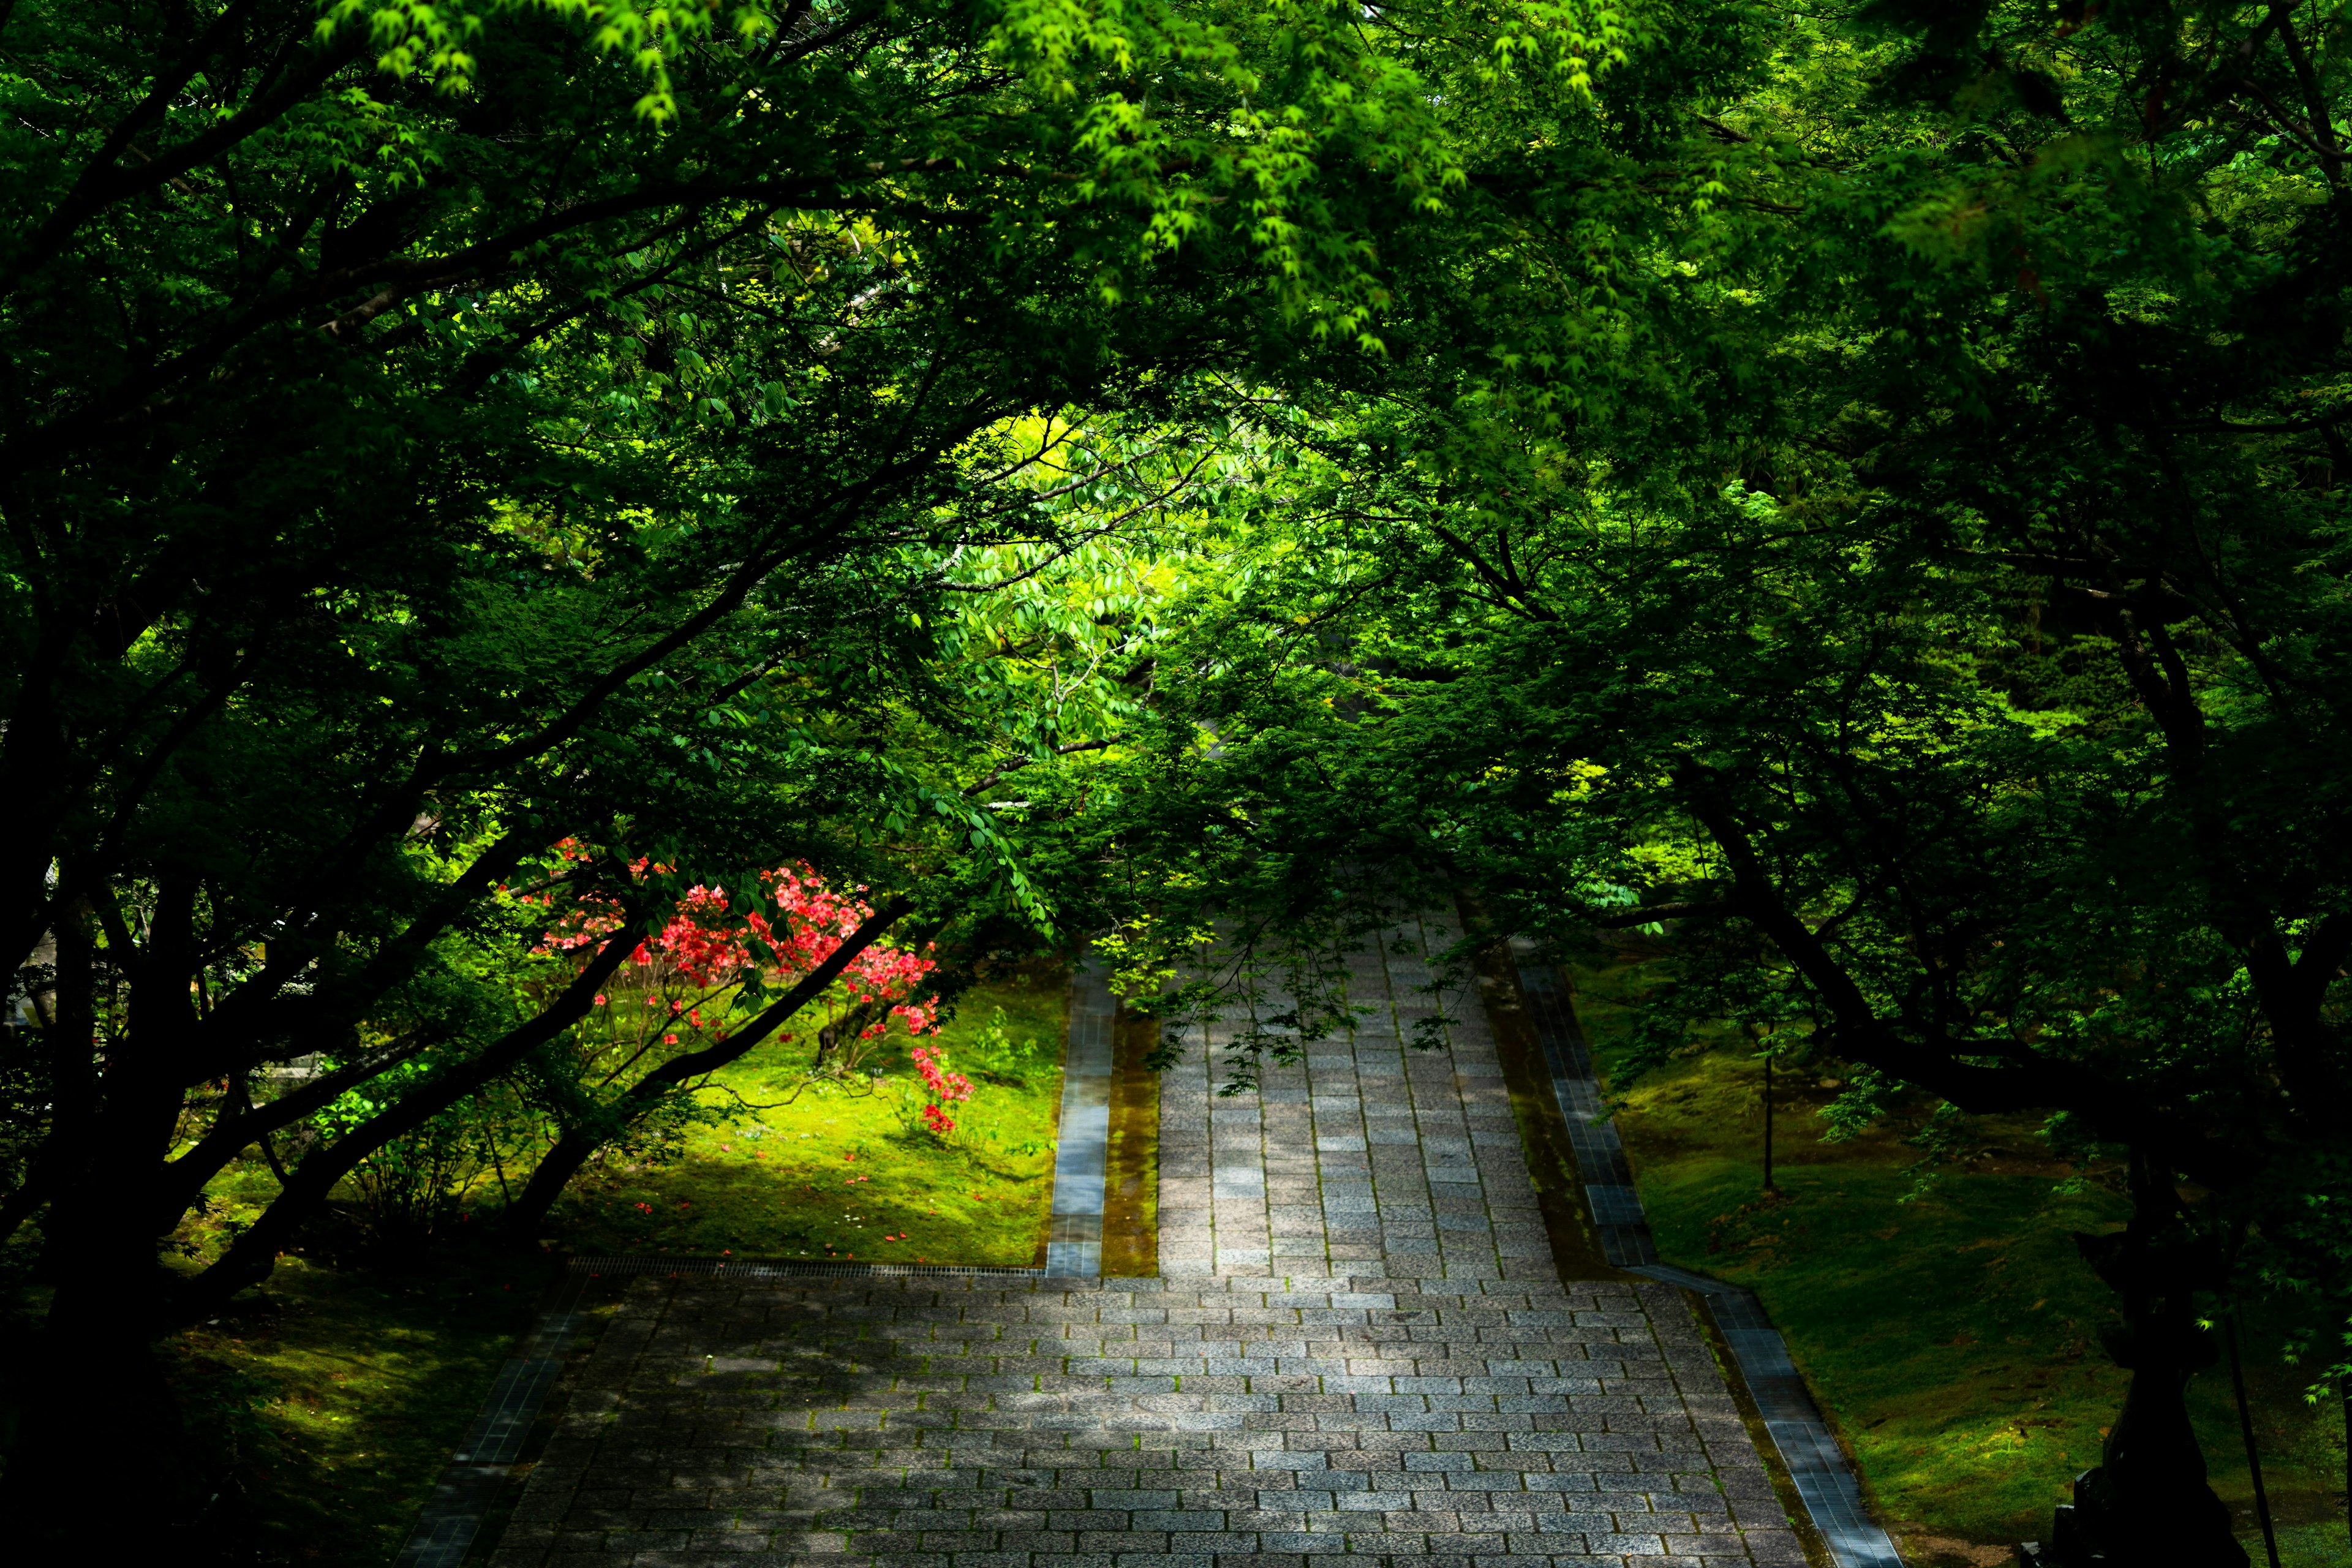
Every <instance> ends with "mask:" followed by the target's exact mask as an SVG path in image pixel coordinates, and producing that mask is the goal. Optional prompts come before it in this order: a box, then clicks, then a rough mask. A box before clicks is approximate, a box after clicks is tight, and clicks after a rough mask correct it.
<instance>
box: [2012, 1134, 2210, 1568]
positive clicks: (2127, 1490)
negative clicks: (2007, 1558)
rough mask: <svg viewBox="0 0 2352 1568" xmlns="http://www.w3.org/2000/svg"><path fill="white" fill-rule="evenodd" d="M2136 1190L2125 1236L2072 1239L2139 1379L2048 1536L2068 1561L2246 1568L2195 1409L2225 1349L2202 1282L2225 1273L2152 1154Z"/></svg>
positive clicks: (2109, 1342)
mask: <svg viewBox="0 0 2352 1568" xmlns="http://www.w3.org/2000/svg"><path fill="white" fill-rule="evenodd" d="M2132 1199H2133V1209H2132V1217H2131V1222H2130V1223H2129V1224H2128V1225H2127V1226H2126V1227H2125V1228H2124V1230H2123V1232H2122V1233H2121V1234H2120V1235H2116V1236H2104V1237H2076V1238H2075V1241H2076V1243H2077V1245H2079V1246H2080V1247H2082V1250H2083V1255H2084V1258H2086V1259H2088V1261H2089V1262H2090V1264H2091V1267H2092V1268H2095V1269H2096V1270H2097V1271H2098V1274H2099V1277H2100V1278H2101V1279H2104V1280H2105V1281H2106V1282H2107V1284H2108V1285H2109V1286H2111V1287H2112V1288H2114V1289H2115V1291H2116V1295H2117V1297H2118V1304H2119V1305H2120V1307H2121V1308H2122V1310H2123V1319H2124V1321H2123V1323H2122V1325H2121V1326H2120V1327H2119V1328H2117V1329H2116V1330H2114V1331H2110V1332H2108V1333H2107V1334H2105V1336H2104V1338H2105V1341H2106V1348H2107V1353H2108V1354H2109V1355H2110V1356H2112V1357H2113V1358H2114V1360H2115V1363H2116V1365H2118V1366H2121V1367H2124V1368H2126V1369H2127V1370H2128V1371H2129V1372H2130V1373H2131V1374H2132V1380H2131V1388H2130V1391H2129V1392H2128V1393H2126V1394H2125V1395H2124V1407H2123V1411H2122V1413H2121V1414H2120V1415H2117V1416H2116V1423H2115V1425H2114V1426H2112V1427H2111V1428H2109V1430H2108V1433H2107V1440H2106V1442H2105V1445H2103V1446H2102V1447H2101V1449H2100V1453H2099V1465H2098V1468H2096V1469H2093V1470H2086V1471H2084V1473H2083V1475H2082V1476H2080V1477H2079V1478H2077V1479H2076V1480H2075V1482H2074V1506H2073V1507H2071V1508H2062V1509H2060V1510H2058V1518H2057V1521H2056V1522H2055V1524H2054V1526H2053V1530H2052V1532H2051V1544H2052V1546H2053V1549H2054V1551H2055V1554H2056V1557H2057V1560H2058V1561H2059V1562H2060V1563H2063V1564H2065V1565H2066V1568H2095V1565H2098V1568H2126V1565H2129V1568H2139V1565H2140V1564H2143V1563H2148V1564H2153V1563H2163V1564H2166V1565H2167V1568H2246V1564H2247V1557H2246V1551H2245V1548H2244V1547H2242V1546H2241V1545H2239V1544H2238V1539H2237V1535H2236V1533H2235V1532H2234V1531H2232V1530H2231V1526H2230V1510H2229V1508H2228V1506H2227V1505H2225V1504H2224V1503H2223V1502H2222V1501H2221V1499H2220V1498H2219V1497H2217V1496H2215V1495H2214V1492H2213V1488H2212V1486H2211V1485H2210V1483H2209V1482H2208V1481H2207V1479H2206V1475H2205V1455H2204V1452H2203V1450H2201V1449H2200V1448H2199V1447H2198V1446H2197V1433H2196V1429H2195V1428H2194V1427H2193V1426H2191V1425H2190V1424H2189V1379H2190V1378H2191V1377H2193V1376H2194V1375H2196V1374H2197V1373H2200V1372H2202V1371H2203V1370H2204V1369H2205V1368H2207V1367H2209V1366H2211V1365H2212V1364H2213V1363H2215V1362H2216V1361H2217V1360H2219V1359H2220V1352H2219V1350H2218V1348H2217V1347H2216V1346H2215V1345H2214V1344H2213V1343H2212V1342H2211V1339H2212V1337H2211V1336H2210V1334H2208V1333H2207V1332H2206V1331H2205V1330H2203V1329H2202V1328H2200V1326H2199V1325H2198V1321H2197V1306H2196V1293H2197V1290H2198V1289H2199V1288H2200V1286H2201V1285H2209V1284H2212V1283H2217V1282H2218V1281H2217V1280H2215V1279H2210V1278H2209V1276H2211V1275H2213V1274H2214V1273H2215V1271H2216V1266H2215V1261H2214V1259H2213V1258H2212V1256H2211V1249H2210V1247H2208V1246H2206V1245H2204V1244H2203V1243H2201V1242H2200V1241H2199V1240H2198V1239H2197V1238H2195V1237H2191V1236H2189V1235H2188V1234H2187V1232H2186V1228H2185V1227H2184V1226H2180V1225H2179V1216H2180V1199H2179V1194H2177V1193H2176V1192H2175V1191H2174V1190H2173V1187H2172V1184H2171V1183H2170V1182H2169V1181H2167V1180H2163V1179H2161V1178H2159V1177H2158V1175H2157V1173H2156V1170H2155V1166H2154V1164H2153V1163H2152V1162H2150V1161H2149V1160H2148V1159H2147V1157H2146V1156H2145V1155H2140V1154H2135V1155H2134V1156H2133V1159H2132Z"/></svg>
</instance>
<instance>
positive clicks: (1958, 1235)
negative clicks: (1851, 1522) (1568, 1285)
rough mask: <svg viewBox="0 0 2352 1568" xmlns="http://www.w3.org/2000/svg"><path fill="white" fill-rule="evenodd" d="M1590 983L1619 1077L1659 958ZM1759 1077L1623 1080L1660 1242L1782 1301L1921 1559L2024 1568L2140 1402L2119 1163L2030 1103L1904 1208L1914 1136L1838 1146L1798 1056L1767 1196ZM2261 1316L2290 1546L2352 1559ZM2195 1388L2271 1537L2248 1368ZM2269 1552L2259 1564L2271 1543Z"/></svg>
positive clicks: (1752, 1073)
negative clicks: (1635, 1013)
mask: <svg viewBox="0 0 2352 1568" xmlns="http://www.w3.org/2000/svg"><path fill="white" fill-rule="evenodd" d="M1576 980H1577V984H1578V991H1579V995H1578V998H1577V1007H1578V1013H1579V1016H1580V1019H1581V1021H1582V1022H1583V1024H1584V1026H1585V1028H1586V1031H1587V1033H1588V1034H1589V1036H1590V1037H1591V1042H1592V1047H1593V1051H1594V1056H1595V1058H1596V1060H1597V1061H1598V1062H1599V1064H1600V1066H1601V1072H1602V1075H1603V1078H1604V1079H1608V1078H1609V1077H1610V1076H1611V1074H1612V1069H1613V1068H1616V1067H1617V1066H1618V1065H1619V1064H1620V1063H1621V1062H1622V1060H1623V1058H1624V1054H1625V1031H1624V1028H1623V1024H1624V1022H1625V1020H1626V1019H1627V1017H1628V1015H1629V1012H1630V1009H1631V1007H1632V1006H1633V1005H1637V1002H1638V992H1639V988H1640V985H1641V984H1642V978H1641V975H1640V973H1639V966H1638V965H1627V966H1621V967H1615V968H1611V969H1603V970H1595V969H1580V970H1579V971H1578V972H1577V973H1576ZM1761 1087H1762V1084H1761V1073H1760V1071H1759V1068H1758V1065H1757V1064H1756V1063H1755V1062H1754V1061H1752V1060H1750V1059H1748V1058H1739V1057H1734V1056H1730V1055H1722V1056H1713V1055H1710V1056H1705V1057H1697V1058H1688V1059H1685V1060H1684V1061H1682V1062H1679V1063H1676V1064H1675V1066H1674V1067H1673V1068H1670V1069H1668V1070H1665V1071H1663V1072H1660V1073H1657V1074H1654V1075H1653V1076H1651V1077H1649V1078H1645V1079H1643V1080H1641V1081H1640V1082H1639V1083H1638V1084H1636V1085H1634V1086H1633V1088H1632V1089H1629V1090H1627V1091H1625V1092H1624V1093H1623V1095H1622V1109H1621V1110H1619V1112H1618V1115H1617V1124H1618V1127H1619V1129H1620V1131H1621V1132H1622V1135H1623V1137H1624V1140H1625V1143H1626V1147H1627V1151H1628V1152H1629V1153H1630V1155H1631V1156H1632V1160H1633V1169H1634V1175H1635V1179H1636V1181H1637V1183H1638V1184H1639V1186H1640V1190H1641V1195H1642V1203H1643V1207H1644V1208H1645V1209H1646V1210H1647V1211H1648V1213H1649V1217H1650V1224H1651V1226H1652V1228H1653V1230H1654V1233H1655V1235H1656V1237H1657V1242H1658V1248H1659V1251H1660V1253H1661V1254H1662V1255H1663V1256H1664V1257H1665V1258H1667V1259H1668V1260H1669V1261H1673V1262H1677V1263H1684V1264H1687V1265H1689V1266H1691V1267H1693V1268H1700V1269H1704V1270H1705V1271H1706V1272H1708V1273H1711V1274H1715V1275H1717V1276H1719V1277H1721V1278H1723V1279H1729V1280H1734V1281H1736V1282H1738V1283H1739V1284H1742V1285H1745V1286H1748V1288H1750V1289H1754V1290H1755V1291H1756V1292H1757V1293H1758V1295H1759V1297H1761V1298H1762V1300H1763V1301H1764V1304H1765V1306H1766V1307H1767V1309H1768V1310H1769V1311H1770V1312H1771V1314H1772V1318H1773V1321H1774V1322H1775V1323H1777V1324H1778V1325H1779V1326H1780V1330H1781V1331H1782V1332H1783V1334H1785V1335H1786V1336H1787V1338H1788V1341H1789V1344H1790V1351H1791V1352H1792V1353H1793V1354H1794V1356H1795V1358H1796V1361H1797V1363H1798V1365H1799V1366H1800V1367H1801V1368H1802V1369H1803V1370H1804V1373H1805V1374H1806V1377H1807V1379H1808V1381H1810V1382H1811V1384H1812V1386H1813V1389H1814V1391H1815V1393H1816V1394H1818V1395H1819V1396H1820V1398H1821V1399H1822V1402H1823V1404H1824V1405H1825V1406H1826V1408H1827V1410H1828V1412H1829V1415H1830V1417H1831V1420H1832V1423H1833V1424H1834V1425H1835V1426H1838V1427H1839V1429H1840V1431H1841V1433H1842V1435H1843V1437H1844V1438H1845V1441H1846V1443H1847V1446H1848V1447H1849V1449H1850V1451H1851V1452H1852V1453H1853V1457H1854V1458H1855V1461H1856V1463H1857V1464H1858V1465H1859V1467H1860V1468H1861V1470H1862V1473H1863V1476H1864V1483H1865V1485H1866V1486H1867V1487H1868V1488H1869V1489H1871V1491H1872V1492H1873V1493H1874V1499H1875V1501H1876V1502H1877V1504H1878V1506H1879V1508H1880V1509H1881V1510H1882V1512H1881V1517H1882V1518H1884V1519H1885V1520H1886V1521H1888V1522H1889V1524H1890V1527H1892V1528H1893V1529H1895V1531H1896V1532H1897V1533H1898V1535H1900V1536H1901V1537H1903V1538H1904V1539H1905V1541H1906V1549H1907V1552H1909V1553H1910V1554H1911V1555H1912V1556H1913V1560H1914V1561H1916V1562H1920V1563H1995V1562H2006V1561H2008V1558H2007V1556H2006V1555H2005V1553H2003V1552H1999V1551H1997V1550H1996V1549H1997V1548H1999V1547H2000V1545H2001V1543H2004V1542H2015V1541H2019V1540H2032V1539H2038V1538H2040V1537H2042V1536H2043V1535H2045V1534H2047V1533H2048V1528H2049V1519H2050V1510H2051V1508H2052V1506H2053V1504H2056V1503H2058V1502H2062V1501H2063V1500H2065V1497H2066V1488H2067V1484H2068V1483H2069V1482H2070V1481H2071V1480H2072V1479H2073V1478H2074V1476H2075V1475H2076V1474H2077V1473H2078V1472H2080V1471H2082V1470H2084V1469H2086V1468H2089V1467H2090V1466H2092V1465H2095V1464H2096V1463H2097V1462H2098V1451H2099V1441H2100V1437H2101V1435H2102V1432H2103V1429H2104V1428H2105V1426H2106V1425H2107V1423H2108V1422H2110V1421H2111V1420H2112V1419H2113V1418H2114V1415H2115V1413H2116V1409H2117V1408H2118V1407H2119V1405H2120V1404H2121V1401H2122V1397H2123V1391H2124V1386H2125V1381H2126V1374H2125V1373H2123V1372H2121V1371H2120V1370H2119V1369H2117V1368H2116V1367H2115V1366H2114V1365H2113V1364H2112V1363H2109V1362H2108V1360H2107V1358H2106V1356H2105V1353H2104V1352H2102V1351H2101V1350H2100V1349H2099V1346H2098V1340H2097V1330H2098V1327H2099V1325H2100V1324H2101V1323H2103V1322H2105V1321H2112V1318H2113V1313H2112V1310H2111V1308H2110V1306H2109V1296H2108V1293H2107V1291H2106V1289H2105V1287H2104V1286H2103V1285H2101V1284H2100V1283H2099V1281H2098V1280H2097V1279H2096V1278H2095V1277H2094V1276H2093V1275H2092V1273H2091V1271H2090V1270H2089V1269H2088V1268H2086V1267H2084V1264H2083V1263H2082V1261H2081V1260H2080V1259H2079V1258H2077V1256H2076V1255H2075V1252H2074V1244H2073V1242H2072V1240H2071V1233H2072V1232H2074V1231H2077V1230H2085V1231H2097V1230H2103V1229H2106V1228H2109V1227H2110V1226H2113V1225H2116V1224H2119V1223H2120V1222H2121V1220H2122V1217H2123V1215H2124V1212H2125V1207H2126V1205H2125V1202H2124V1199H2123V1198H2122V1197H2121V1195H2120V1194H2118V1193H2117V1192H2116V1190H2115V1187H2114V1185H2113V1184H2112V1183H2111V1182H2109V1181H2107V1180H2106V1179H2105V1176H2104V1174H2103V1173H2092V1178H2093V1179H2092V1180H2091V1181H2090V1182H2089V1183H2088V1184H2080V1183H2074V1182H2070V1178H2071V1177H2072V1176H2074V1173H2073V1172H2072V1171H2071V1170H2070V1169H2069V1168H2068V1167H2066V1166H2064V1165H2063V1164H2061V1163H2057V1162H2055V1161H2052V1160H2050V1159H2048V1158H2046V1156H2045V1155H2044V1154H2043V1152H2042V1140H2041V1138H2040V1135H2039V1133H2038V1131H2036V1124H2035V1123H2034V1122H2032V1121H2030V1120H2018V1121H1990V1122H1988V1123H1987V1125H1986V1129H1985V1131H1986V1132H1987V1135H1988V1143H1989V1144H1990V1146H1992V1147H1993V1148H1994V1149H1995V1151H1996V1152H1993V1153H1991V1154H1990V1155H1989V1156H1987V1157H1984V1158H1981V1159H1978V1160H1974V1161H1971V1162H1969V1164H1968V1165H1967V1166H1966V1167H1965V1168H1964V1169H1961V1170H1958V1171H1955V1172H1953V1173H1950V1174H1948V1175H1946V1176H1944V1177H1943V1178H1941V1179H1940V1180H1938V1181H1937V1182H1936V1183H1935V1184H1933V1185H1932V1186H1931V1187H1930V1188H1929V1189H1928V1190H1927V1193H1926V1194H1925V1195H1923V1196H1920V1197H1918V1198H1916V1199H1915V1200H1914V1201H1910V1202H1905V1201H1903V1200H1904V1199H1905V1198H1906V1195H1908V1194H1911V1193H1912V1192H1913V1191H1914V1188H1915V1183H1914V1181H1913V1179H1912V1178H1911V1177H1909V1176H1907V1175H1906V1174H1905V1173H1904V1167H1906V1166H1908V1165H1910V1164H1911V1163H1913V1162H1915V1161H1916V1159H1917V1157H1918V1156H1917V1152H1916V1151H1915V1150H1913V1149H1911V1148H1909V1147H1906V1145H1904V1144H1903V1143H1902V1142H1901V1141H1900V1138H1899V1136H1898V1135H1897V1133H1896V1132H1895V1131H1879V1132H1874V1133H1872V1134H1870V1135H1868V1136H1865V1137H1863V1138H1859V1139H1855V1140H1853V1141H1851V1142H1843V1143H1827V1142H1822V1139H1821V1137H1820V1131H1821V1129H1822V1123H1821V1122H1820V1121H1819V1120H1818V1119H1817V1117H1816V1115H1815V1114H1814V1113H1815V1112H1816V1111H1818V1110H1819V1109H1820V1108H1821V1107H1822V1105H1824V1104H1826V1103H1827V1102H1828V1101H1829V1100H1831V1099H1832V1096H1833V1094H1834V1092H1835V1090H1834V1089H1831V1088H1828V1087H1825V1086H1824V1085H1822V1083H1820V1082H1816V1081H1803V1082H1800V1083H1794V1084H1792V1083H1791V1082H1790V1075H1788V1074H1785V1073H1784V1074H1782V1075H1780V1080H1779V1083H1778V1085H1777V1086H1776V1099H1777V1100H1780V1110H1779V1112H1778V1114H1777V1115H1776V1118H1775V1144H1776V1149H1775V1155H1776V1158H1775V1174H1776V1177H1777V1180H1778V1184H1779V1186H1780V1195H1779V1196H1777V1197H1771V1196H1767V1195H1766V1194H1764V1193H1763V1191H1762V1185H1763V1169H1762V1142H1763V1115H1762V1104H1761V1100H1762V1096H1761V1092H1760V1091H1761ZM2244 1331H2245V1334H2246V1340H2245V1350H2246V1355H2247V1368H2246V1371H2247V1379H2248V1383H2249V1385H2250V1388H2251V1390H2252V1394H2253V1403H2254V1405H2255V1427H2256V1436H2257V1440H2258V1442H2259V1444H2260V1446H2261V1449H2262V1454H2263V1478H2264V1480H2265V1482H2266V1483H2267V1486H2268V1489H2269V1491H2270V1495H2271V1500H2272V1505H2273V1510H2274V1511H2275V1512H2276V1513H2277V1514H2278V1515H2279V1516H2280V1517H2281V1518H2282V1519H2283V1520H2285V1521H2289V1522H2290V1523H2291V1524H2293V1525H2294V1526H2295V1528H2294V1529H2292V1530H2291V1531H2289V1532H2288V1533H2289V1536H2290V1537H2291V1539H2290V1540H2289V1541H2287V1542H2283V1543H2282V1544H2283V1549H2285V1550H2286V1551H2287V1552H2288V1554H2287V1555H2285V1556H2284V1561H2285V1562H2287V1563H2304V1564H2310V1565H2313V1568H2316V1565H2318V1564H2322V1563H2330V1564H2333V1563H2352V1552H2347V1549H2346V1545H2345V1531H2344V1526H2343V1524H2342V1522H2341V1521H2342V1517H2343V1511H2342V1495H2343V1476H2344V1427H2343V1420H2342V1415H2341V1413H2340V1412H2339V1411H2337V1410H2336V1409H2335V1408H2333V1407H2332V1406H2330V1407H2326V1408H2322V1409H2319V1410H2314V1409H2312V1408H2311V1407H2309V1406H2307V1405H2305V1403H2304V1402H2303V1400H2302V1398H2301V1393H2302V1388H2303V1382H2304V1380H2303V1378H2302V1377H2301V1376H2300V1375H2299V1374H2298V1373H2297V1371H2296V1369H2294V1367H2291V1366H2286V1365H2284V1364H2282V1363H2280V1361H2279V1359H2278V1354H2277V1349H2276V1346H2277V1343H2278V1336H2277V1334H2276V1332H2275V1328H2274V1325H2273V1324H2271V1323H2268V1322H2266V1321H2264V1320H2263V1317H2262V1316H2261V1315H2260V1314H2258V1313H2257V1314H2253V1315H2252V1316H2250V1318H2249V1321H2247V1323H2246V1324H2245V1325H2244ZM2190 1396H2191V1401H2192V1406H2193V1410H2194V1414H2195V1417H2196V1420H2197V1424H2198V1430H2199V1434H2200V1437H2201V1438H2202V1440H2203V1442H2204V1447H2205V1453H2206V1456H2207V1458H2208V1460H2209V1462H2210V1465H2211V1467H2212V1472H2213V1481H2214V1485H2215V1488H2216V1489H2217V1490H2218V1491H2220V1493H2221V1496H2222V1498H2223V1499H2224V1500H2227V1501H2229V1502H2230V1503H2231V1506H2232V1508H2233V1509H2234V1510H2236V1511H2237V1513H2238V1515H2239V1519H2240V1522H2241V1525H2242V1528H2243V1530H2244V1531H2246V1532H2249V1536H2250V1540H2252V1535H2251V1532H2252V1531H2253V1529H2254V1524H2253V1515H2252V1481H2251V1478H2250V1475H2249V1472H2248V1468H2247V1465H2246V1461H2245V1454H2244V1449H2243V1447H2242V1442H2241V1440H2240V1436H2239V1431H2238V1426H2237V1414H2236V1407H2235V1405H2233V1404H2232V1403H2231V1398H2230V1389H2229V1378H2228V1372H2227V1369H2226V1368H2217V1369H2215V1370H2214V1371H2212V1372H2210V1373H2205V1374H2203V1375H2201V1376H2200V1377H2199V1378H2198V1379H2197V1380H2196V1382H2195V1384H2192V1386H2191V1391H2190ZM2253 1551H2254V1553H2255V1557H2256V1560H2257V1561H2260V1559H2261V1547H2260V1544H2259V1542H2258V1540H2254V1541H2253Z"/></svg>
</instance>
